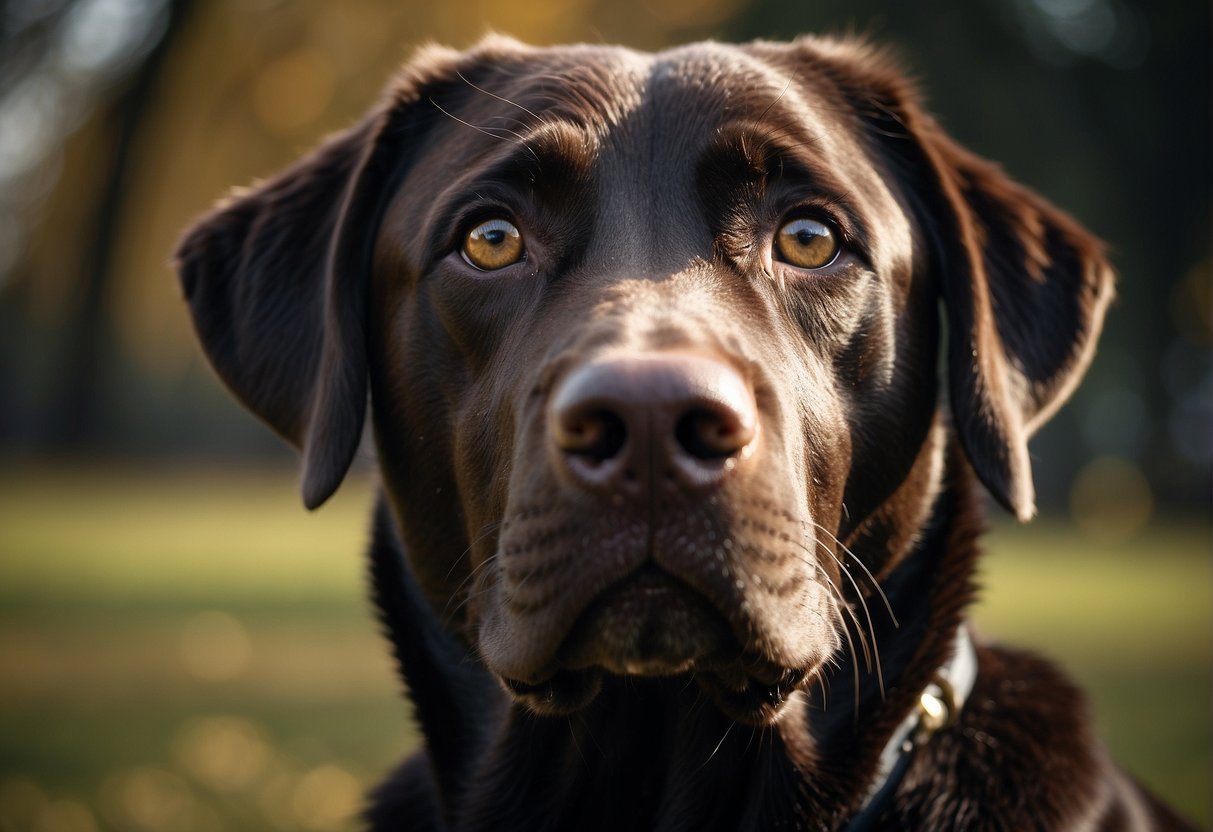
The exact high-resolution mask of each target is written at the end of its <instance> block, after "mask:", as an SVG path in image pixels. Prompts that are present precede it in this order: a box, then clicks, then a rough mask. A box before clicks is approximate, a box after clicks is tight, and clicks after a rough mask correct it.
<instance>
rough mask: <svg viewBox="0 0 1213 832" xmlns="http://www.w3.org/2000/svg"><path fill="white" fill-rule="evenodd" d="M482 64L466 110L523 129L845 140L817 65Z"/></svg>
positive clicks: (718, 58) (634, 59) (724, 60)
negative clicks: (813, 135) (805, 133)
mask: <svg viewBox="0 0 1213 832" xmlns="http://www.w3.org/2000/svg"><path fill="white" fill-rule="evenodd" d="M524 57H525V58H526V59H525V60H518V59H517V58H518V56H512V58H502V57H500V56H498V57H492V56H486V57H483V58H481V59H479V61H477V63H478V64H479V65H480V69H481V70H482V71H483V77H484V79H485V81H484V84H483V86H482V85H480V84H477V83H474V82H472V81H471V80H468V78H467V77H465V76H464V74H462V73H461V75H460V78H461V80H462V81H463V82H464V83H465V84H466V85H467V87H468V88H469V89H468V91H469V92H470V94H469V96H468V98H467V100H466V101H465V102H464V103H465V106H467V107H468V108H469V111H470V112H472V113H478V114H481V115H482V116H483V117H485V118H488V119H490V120H508V119H510V118H512V119H514V120H515V124H516V125H528V124H529V125H532V126H533V123H534V122H536V121H544V120H549V119H559V118H565V119H567V120H568V121H570V122H572V123H575V124H579V125H581V126H583V127H584V128H585V129H586V130H587V131H589V132H591V133H593V134H595V135H596V136H598V137H611V136H614V137H619V136H627V135H629V132H630V131H629V130H628V128H629V126H637V127H639V126H640V125H643V126H644V128H645V129H646V130H648V131H650V132H652V131H654V130H656V131H657V132H660V133H666V134H670V135H668V136H666V138H669V139H675V138H678V137H679V136H678V134H680V133H681V134H683V137H684V138H691V137H696V136H703V135H704V130H705V128H706V129H709V130H710V129H714V128H716V127H718V126H719V125H720V124H721V123H724V122H728V121H738V122H742V121H744V122H746V123H749V124H750V125H752V126H753V128H754V130H755V131H766V132H770V131H771V130H773V129H780V128H786V126H787V124H788V122H789V121H791V120H796V121H798V122H800V123H801V124H803V125H805V126H807V127H809V128H810V129H816V131H817V132H820V133H827V132H836V131H834V130H832V128H834V127H836V126H837V124H838V122H839V119H840V118H842V117H844V116H845V115H846V114H844V113H843V112H842V111H841V109H840V108H839V106H838V101H839V96H838V95H837V91H836V89H835V88H834V82H833V81H832V80H830V79H829V78H828V77H826V76H825V75H824V74H823V73H821V71H820V70H819V69H817V68H815V67H814V66H813V65H812V64H808V63H806V64H804V65H800V66H795V67H793V68H790V69H789V67H785V66H777V65H774V64H772V63H770V62H769V61H768V60H766V59H764V58H763V57H759V56H757V55H754V54H751V53H750V52H748V51H747V50H746V49H745V48H744V47H739V46H733V45H729V44H719V43H697V44H691V45H687V46H682V47H677V48H674V49H670V50H666V51H664V52H657V53H642V52H636V51H634V50H630V49H625V48H621V47H585V46H577V47H549V48H547V49H542V50H535V51H534V52H533V53H527V54H526V55H525V56H524Z"/></svg>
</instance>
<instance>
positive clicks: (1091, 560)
mask: <svg viewBox="0 0 1213 832" xmlns="http://www.w3.org/2000/svg"><path fill="white" fill-rule="evenodd" d="M296 493H297V492H296V486H295V484H294V482H293V481H292V479H291V478H290V477H289V475H284V474H280V473H272V474H271V473H257V472H237V473H231V472H227V473H224V474H219V473H216V472H207V471H197V470H189V471H173V470H135V469H130V470H119V471H116V470H113V469H111V468H106V469H103V470H102V469H96V470H83V471H81V470H59V471H55V470H46V469H34V470H22V471H6V472H0V830H4V832H25V831H26V830H35V829H57V830H63V832H94V831H95V830H103V829H106V830H108V829H115V830H128V829H129V830H134V832H141V830H149V832H150V830H163V829H173V830H179V832H191V830H199V832H209V831H210V830H229V829H231V830H274V829H317V830H320V829H348V828H354V824H353V823H352V822H351V821H350V819H349V816H350V814H351V813H352V812H353V811H354V810H355V808H356V804H357V800H358V794H359V793H360V790H362V789H364V788H366V787H367V786H369V785H371V784H373V783H374V782H376V781H377V780H378V779H379V778H380V777H381V776H382V775H383V774H384V773H385V772H386V770H387V769H388V768H389V767H390V766H391V765H392V763H393V762H394V761H395V760H397V759H399V757H400V756H402V755H403V753H404V752H405V751H406V750H407V749H408V748H409V747H411V746H412V745H413V744H414V743H415V741H416V739H415V733H414V730H413V728H412V726H411V724H410V723H409V721H408V714H407V708H406V707H405V705H404V704H403V703H402V701H401V699H400V697H399V692H398V685H397V682H396V680H395V677H394V674H393V669H392V667H391V664H390V661H389V657H388V650H387V648H386V646H385V645H384V643H383V642H382V640H381V638H380V637H379V636H378V635H377V628H376V625H375V623H374V621H373V618H372V616H371V613H370V611H369V609H368V605H367V603H366V601H365V600H364V583H365V578H364V574H363V564H362V560H361V547H362V541H363V540H364V538H365V533H366V532H365V530H366V526H367V520H366V518H367V503H368V496H369V486H368V485H367V484H366V483H365V482H361V483H360V482H357V481H355V482H352V483H349V484H347V487H346V489H345V490H344V491H343V492H342V493H340V494H339V495H338V497H337V498H336V499H335V500H334V501H333V502H332V503H330V504H328V505H326V506H325V507H324V508H323V509H322V510H321V511H319V512H317V513H315V514H311V515H309V514H306V513H305V512H304V511H303V509H302V508H300V507H299V503H298V500H297V497H296ZM987 543H988V548H989V550H990V554H989V556H988V557H987V559H986V560H985V563H984V570H983V573H982V577H983V582H984V583H985V584H986V585H987V586H988V590H987V591H986V592H985V593H984V595H983V601H982V603H981V604H980V606H979V608H978V610H977V620H978V626H979V628H980V630H981V632H982V633H984V634H985V635H987V636H991V637H996V638H999V639H1004V640H1006V641H1010V642H1015V643H1018V644H1023V645H1027V646H1030V647H1032V648H1034V649H1037V650H1039V651H1041V652H1044V653H1045V654H1047V655H1049V656H1051V657H1053V658H1056V659H1057V660H1059V661H1060V662H1062V663H1063V664H1064V665H1066V667H1067V668H1068V669H1069V670H1070V671H1071V672H1072V673H1073V675H1074V676H1075V677H1076V678H1078V679H1079V680H1080V681H1081V682H1082V683H1083V684H1084V685H1085V686H1086V687H1087V688H1088V690H1089V691H1090V693H1091V696H1092V702H1093V706H1094V710H1095V714H1096V718H1097V720H1098V722H1099V726H1100V729H1101V731H1102V733H1103V734H1104V736H1105V737H1106V738H1107V740H1108V743H1109V746H1110V747H1111V748H1112V751H1113V754H1114V756H1116V757H1117V759H1118V760H1120V761H1121V762H1122V763H1123V764H1124V765H1126V767H1127V768H1129V769H1130V770H1131V771H1133V772H1134V773H1136V774H1137V775H1138V776H1140V777H1141V778H1142V779H1143V780H1145V781H1146V782H1148V783H1150V784H1151V785H1152V786H1153V787H1154V788H1155V789H1156V790H1157V791H1158V792H1159V793H1160V794H1162V795H1164V796H1166V797H1167V798H1168V799H1169V800H1171V801H1172V802H1173V803H1175V804H1176V805H1178V806H1180V807H1181V808H1182V809H1183V810H1184V811H1186V812H1187V813H1188V814H1190V815H1192V816H1194V817H1195V818H1197V819H1198V820H1200V821H1202V822H1204V823H1208V821H1209V818H1210V812H1209V806H1208V792H1209V788H1208V784H1209V782H1210V781H1209V777H1210V771H1209V747H1210V741H1209V733H1210V724H1209V723H1210V719H1209V702H1210V678H1209V666H1210V606H1211V600H1210V592H1211V587H1213V579H1211V577H1210V562H1209V557H1208V555H1209V534H1208V529H1207V528H1204V527H1202V526H1198V525H1195V524H1190V523H1189V524H1183V523H1171V524H1167V525H1165V526H1161V527H1154V528H1151V529H1150V530H1149V531H1148V532H1147V533H1146V534H1145V535H1143V536H1141V537H1139V538H1137V539H1135V540H1132V541H1127V542H1123V543H1119V544H1116V545H1107V544H1098V545H1097V544H1094V543H1090V542H1088V541H1085V540H1084V539H1082V538H1081V537H1078V536H1077V535H1076V533H1075V532H1073V531H1072V530H1071V529H1070V528H1069V527H1068V526H1065V525H1050V524H1047V523H1038V524H1035V525H1033V526H1029V527H1024V528H1015V527H999V528H998V529H997V530H996V531H995V532H994V534H992V535H991V536H990V537H989V538H988V541H987Z"/></svg>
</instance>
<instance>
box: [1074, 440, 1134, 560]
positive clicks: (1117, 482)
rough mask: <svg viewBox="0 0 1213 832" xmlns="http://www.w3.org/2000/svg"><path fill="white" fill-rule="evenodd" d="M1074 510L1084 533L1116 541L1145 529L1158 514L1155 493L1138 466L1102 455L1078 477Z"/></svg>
mask: <svg viewBox="0 0 1213 832" xmlns="http://www.w3.org/2000/svg"><path fill="white" fill-rule="evenodd" d="M1070 512H1071V514H1072V515H1073V517H1074V523H1075V524H1076V525H1077V526H1078V528H1079V529H1080V530H1081V531H1082V532H1083V534H1085V535H1086V536H1088V537H1090V538H1091V539H1092V540H1097V541H1101V542H1106V543H1115V542H1119V541H1122V540H1126V539H1128V538H1130V537H1132V536H1133V535H1135V534H1137V533H1138V532H1140V531H1141V530H1142V529H1143V528H1145V525H1146V524H1147V523H1148V522H1149V521H1150V517H1151V515H1152V514H1153V513H1154V494H1153V492H1152V491H1151V490H1150V484H1149V482H1148V481H1147V480H1146V477H1145V475H1144V474H1143V473H1142V472H1141V469H1140V468H1138V467H1137V466H1136V465H1134V464H1133V463H1131V462H1129V461H1128V460H1125V459H1122V458H1120V457H1114V456H1102V457H1099V458H1097V459H1095V460H1093V461H1091V462H1089V463H1088V464H1087V465H1086V466H1084V467H1083V469H1082V470H1081V471H1079V472H1078V476H1077V477H1075V478H1074V483H1073V484H1072V485H1071V487H1070Z"/></svg>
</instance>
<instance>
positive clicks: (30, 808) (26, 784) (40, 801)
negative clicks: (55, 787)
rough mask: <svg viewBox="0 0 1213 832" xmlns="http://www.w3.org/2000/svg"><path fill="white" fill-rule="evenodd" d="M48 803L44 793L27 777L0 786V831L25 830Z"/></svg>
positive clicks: (5, 782) (8, 781)
mask: <svg viewBox="0 0 1213 832" xmlns="http://www.w3.org/2000/svg"><path fill="white" fill-rule="evenodd" d="M47 803H48V800H47V797H46V793H45V792H44V791H42V788H41V787H40V786H39V785H38V784H37V783H35V782H34V781H33V780H30V779H29V778H28V777H17V778H14V779H12V780H5V781H4V783H2V784H0V829H26V828H28V827H30V826H32V825H33V824H34V820H35V819H36V818H37V817H38V816H39V814H41V812H42V809H43V808H45V807H46V805H47Z"/></svg>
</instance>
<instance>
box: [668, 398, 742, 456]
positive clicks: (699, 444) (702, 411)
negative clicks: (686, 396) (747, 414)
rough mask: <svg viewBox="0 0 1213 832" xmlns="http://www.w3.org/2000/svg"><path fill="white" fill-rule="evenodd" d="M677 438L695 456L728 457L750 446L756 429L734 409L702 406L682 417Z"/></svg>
mask: <svg viewBox="0 0 1213 832" xmlns="http://www.w3.org/2000/svg"><path fill="white" fill-rule="evenodd" d="M674 438H675V440H677V442H678V445H679V447H681V448H682V450H683V451H685V452H686V453H687V454H688V455H689V456H691V457H693V458H694V459H704V460H708V459H726V458H728V457H730V456H733V455H734V454H736V453H737V452H738V451H740V450H741V449H742V448H744V447H745V446H746V445H748V444H749V443H750V440H752V439H753V438H754V431H753V428H752V427H751V426H749V425H746V424H745V423H744V422H743V421H742V420H741V419H740V418H739V417H738V415H737V414H735V413H733V412H732V411H729V410H724V409H721V410H714V409H710V408H705V407H699V408H695V409H693V410H691V411H689V412H687V413H685V414H683V416H682V417H681V418H679V419H678V421H677V422H676V423H675V425H674Z"/></svg>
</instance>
